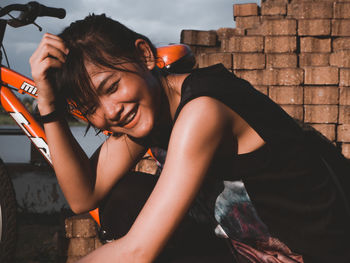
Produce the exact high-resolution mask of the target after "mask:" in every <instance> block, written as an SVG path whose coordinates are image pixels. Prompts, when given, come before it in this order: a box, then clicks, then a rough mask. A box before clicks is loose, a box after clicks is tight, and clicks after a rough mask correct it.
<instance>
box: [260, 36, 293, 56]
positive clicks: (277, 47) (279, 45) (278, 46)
mask: <svg viewBox="0 0 350 263" xmlns="http://www.w3.org/2000/svg"><path fill="white" fill-rule="evenodd" d="M296 49H297V39H296V37H294V36H279V37H275V36H268V37H265V52H266V53H291V52H294V51H296Z"/></svg>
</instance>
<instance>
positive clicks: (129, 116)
mask: <svg viewBox="0 0 350 263" xmlns="http://www.w3.org/2000/svg"><path fill="white" fill-rule="evenodd" d="M137 109H138V106H137V107H135V108H133V109H132V111H131V112H130V113H129V114H128V116H127V117H126V119H125V120H123V121H122V122H121V123H120V124H119V126H121V127H124V126H126V125H128V124H129V123H130V122H132V120H133V119H134V118H135V116H136V113H137Z"/></svg>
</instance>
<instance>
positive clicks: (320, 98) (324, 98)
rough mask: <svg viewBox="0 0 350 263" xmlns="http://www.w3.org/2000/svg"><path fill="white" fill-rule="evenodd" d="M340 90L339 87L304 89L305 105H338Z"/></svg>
mask: <svg viewBox="0 0 350 263" xmlns="http://www.w3.org/2000/svg"><path fill="white" fill-rule="evenodd" d="M338 102H339V90H338V87H337V86H311V87H304V103H305V104H325V105H326V104H338Z"/></svg>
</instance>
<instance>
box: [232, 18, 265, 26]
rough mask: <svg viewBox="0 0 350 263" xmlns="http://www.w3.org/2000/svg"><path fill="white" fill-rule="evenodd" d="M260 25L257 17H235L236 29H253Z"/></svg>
mask: <svg viewBox="0 0 350 263" xmlns="http://www.w3.org/2000/svg"><path fill="white" fill-rule="evenodd" d="M259 25H260V17H259V16H242V17H236V27H237V28H245V29H247V28H254V27H257V26H259Z"/></svg>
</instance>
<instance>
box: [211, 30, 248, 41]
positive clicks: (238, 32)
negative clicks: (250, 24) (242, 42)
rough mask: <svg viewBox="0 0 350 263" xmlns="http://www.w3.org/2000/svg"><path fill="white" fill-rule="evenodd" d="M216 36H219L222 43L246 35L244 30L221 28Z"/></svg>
mask: <svg viewBox="0 0 350 263" xmlns="http://www.w3.org/2000/svg"><path fill="white" fill-rule="evenodd" d="M242 31H243V34H242ZM216 34H217V35H218V40H219V41H222V40H224V39H229V38H230V37H233V36H236V35H244V30H241V29H237V28H229V27H221V28H219V29H218V30H216Z"/></svg>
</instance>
